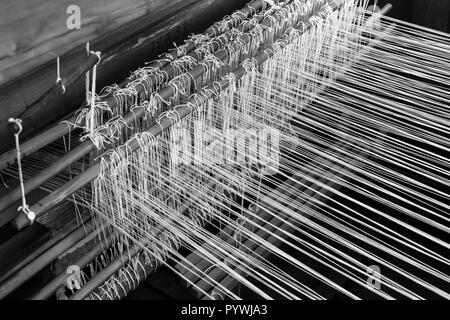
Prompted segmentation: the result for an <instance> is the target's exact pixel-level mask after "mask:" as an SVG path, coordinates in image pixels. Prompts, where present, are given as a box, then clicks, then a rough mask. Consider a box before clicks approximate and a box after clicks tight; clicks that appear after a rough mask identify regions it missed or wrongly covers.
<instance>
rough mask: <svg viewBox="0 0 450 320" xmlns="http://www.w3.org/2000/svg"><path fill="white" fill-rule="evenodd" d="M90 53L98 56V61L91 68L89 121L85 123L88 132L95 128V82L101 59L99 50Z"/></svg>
mask: <svg viewBox="0 0 450 320" xmlns="http://www.w3.org/2000/svg"><path fill="white" fill-rule="evenodd" d="M90 53H92V54H95V55H96V56H97V57H98V62H97V63H96V64H95V65H94V67H93V68H92V89H91V93H90V98H91V103H90V105H91V111H90V121H89V125H87V126H86V127H87V129H88V132H89V133H92V132H94V130H95V128H96V124H95V107H96V106H95V99H96V97H95V91H96V83H97V66H98V64H99V63H100V61H101V52H99V51H97V52H94V51H90Z"/></svg>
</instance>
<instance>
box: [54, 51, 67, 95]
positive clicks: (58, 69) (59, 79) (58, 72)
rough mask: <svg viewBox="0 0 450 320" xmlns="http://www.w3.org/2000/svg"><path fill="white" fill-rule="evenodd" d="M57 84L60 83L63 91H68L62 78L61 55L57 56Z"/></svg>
mask: <svg viewBox="0 0 450 320" xmlns="http://www.w3.org/2000/svg"><path fill="white" fill-rule="evenodd" d="M56 84H59V85H60V86H61V89H62V93H65V92H66V87H65V86H64V84H63V83H62V79H61V66H60V61H59V57H57V58H56Z"/></svg>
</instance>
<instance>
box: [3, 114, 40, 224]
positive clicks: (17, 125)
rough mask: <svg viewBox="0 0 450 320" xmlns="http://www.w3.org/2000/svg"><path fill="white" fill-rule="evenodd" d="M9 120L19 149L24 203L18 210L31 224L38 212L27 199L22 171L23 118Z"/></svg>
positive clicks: (19, 167)
mask: <svg viewBox="0 0 450 320" xmlns="http://www.w3.org/2000/svg"><path fill="white" fill-rule="evenodd" d="M8 122H9V123H10V124H11V125H12V131H13V133H14V138H15V143H16V150H17V166H18V170H19V182H20V189H21V191H22V205H21V206H20V207H19V208H18V209H17V211H22V212H23V213H25V215H26V216H27V218H28V220H30V224H33V223H34V219H36V214H35V213H34V212H33V211H31V210H30V209H29V207H28V205H27V201H26V199H25V186H24V183H23V173H22V157H21V152H20V140H19V135H20V133H21V132H22V130H23V127H22V120H21V119H14V118H10V119H9V120H8Z"/></svg>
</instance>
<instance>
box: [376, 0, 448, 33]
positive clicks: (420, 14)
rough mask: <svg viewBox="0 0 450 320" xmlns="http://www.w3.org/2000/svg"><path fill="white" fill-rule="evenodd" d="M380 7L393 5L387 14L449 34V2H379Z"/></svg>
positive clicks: (438, 0)
mask: <svg viewBox="0 0 450 320" xmlns="http://www.w3.org/2000/svg"><path fill="white" fill-rule="evenodd" d="M378 2H379V5H380V7H381V6H384V5H385V4H387V3H391V4H392V5H393V8H392V11H391V12H390V13H389V14H388V15H389V16H392V17H394V18H397V19H400V20H405V21H408V22H412V23H416V24H419V25H422V26H425V27H429V28H433V29H437V30H441V31H446V32H450V20H449V18H450V0H380V1H378Z"/></svg>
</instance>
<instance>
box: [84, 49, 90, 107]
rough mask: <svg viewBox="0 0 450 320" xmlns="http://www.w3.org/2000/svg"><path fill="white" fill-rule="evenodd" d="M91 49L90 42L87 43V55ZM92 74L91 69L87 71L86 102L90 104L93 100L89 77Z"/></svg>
mask: <svg viewBox="0 0 450 320" xmlns="http://www.w3.org/2000/svg"><path fill="white" fill-rule="evenodd" d="M89 54H90V50H89V42H88V43H86V55H87V56H88V57H89ZM90 76H91V71H90V70H88V71H87V72H86V80H85V86H86V104H87V105H89V103H90V101H91V93H90V91H89V78H90Z"/></svg>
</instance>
